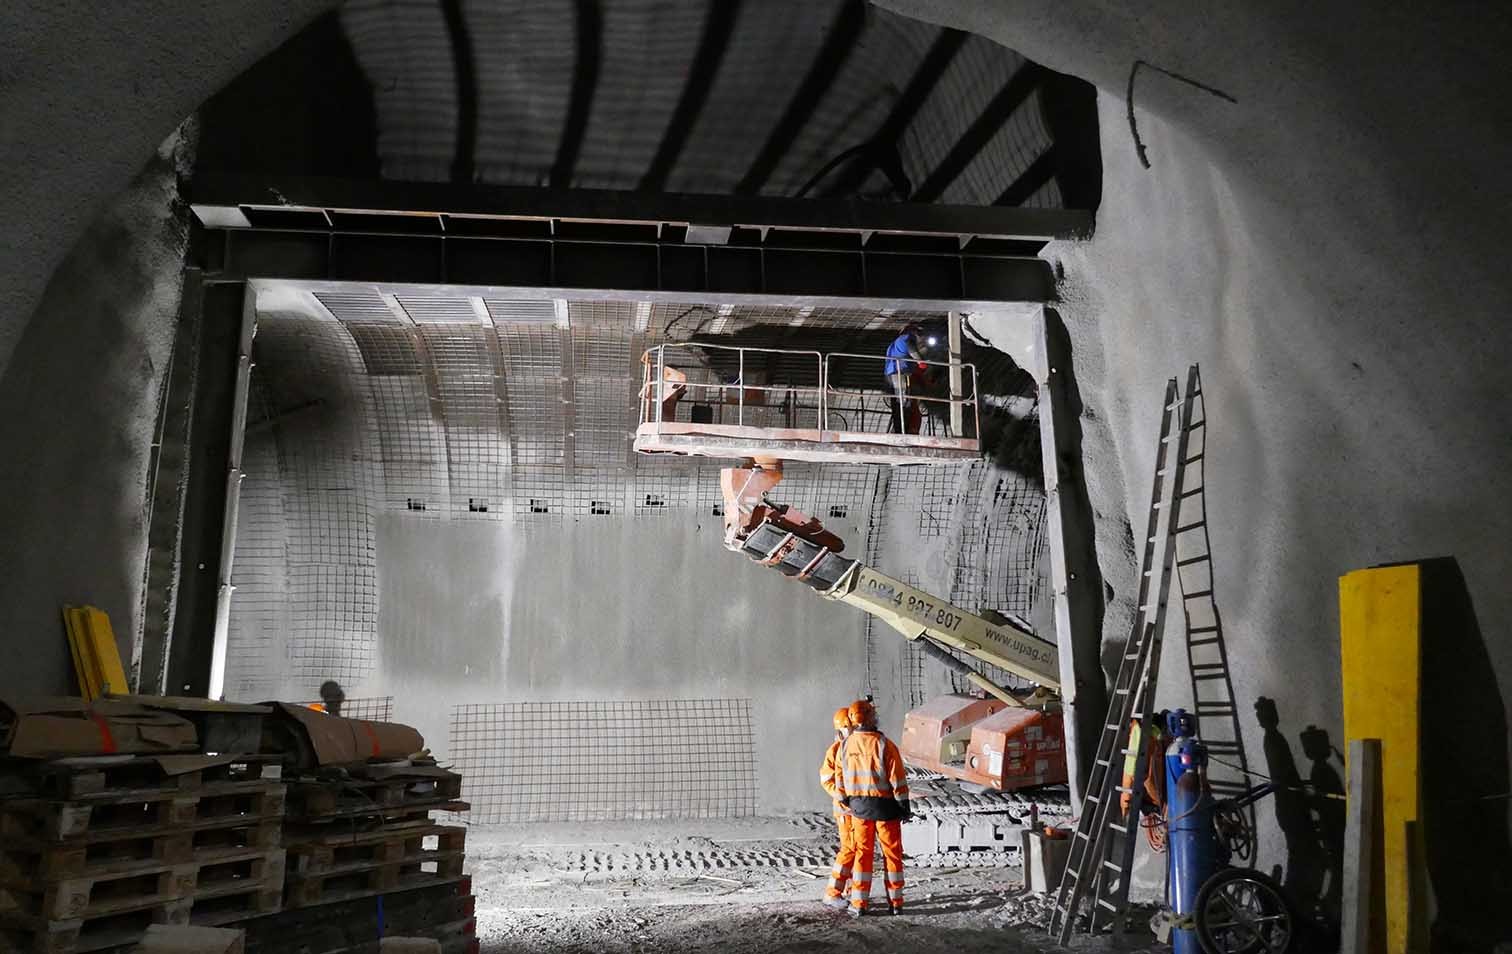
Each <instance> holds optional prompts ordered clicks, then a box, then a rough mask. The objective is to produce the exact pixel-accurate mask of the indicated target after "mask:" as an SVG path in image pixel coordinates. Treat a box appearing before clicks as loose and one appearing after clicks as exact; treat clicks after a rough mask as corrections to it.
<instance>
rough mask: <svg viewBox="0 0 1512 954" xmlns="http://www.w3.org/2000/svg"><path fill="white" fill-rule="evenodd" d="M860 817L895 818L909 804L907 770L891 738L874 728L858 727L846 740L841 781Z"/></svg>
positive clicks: (842, 794)
mask: <svg viewBox="0 0 1512 954" xmlns="http://www.w3.org/2000/svg"><path fill="white" fill-rule="evenodd" d="M838 793H839V797H841V798H848V799H849V800H850V810H851V814H853V815H855V816H856V817H857V818H867V819H873V820H877V821H894V820H896V819H898V818H901V817H903V815H904V814H905V813H906V812H907V808H908V774H907V772H906V771H905V770H904V768H903V756H902V755H900V754H899V753H898V747H897V746H896V745H894V744H893V743H892V740H891V739H889V738H888V737H887V736H885V735H883V734H882V733H881V732H878V731H877V730H875V729H857V730H855V731H854V732H852V733H851V734H850V738H848V739H846V740H845V753H844V755H843V757H842V760H841V771H840V778H839V784H838Z"/></svg>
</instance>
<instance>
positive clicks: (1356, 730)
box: [1339, 564, 1423, 952]
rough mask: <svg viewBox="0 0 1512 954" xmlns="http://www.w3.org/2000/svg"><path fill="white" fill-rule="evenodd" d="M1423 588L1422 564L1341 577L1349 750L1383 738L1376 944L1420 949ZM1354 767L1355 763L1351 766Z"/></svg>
mask: <svg viewBox="0 0 1512 954" xmlns="http://www.w3.org/2000/svg"><path fill="white" fill-rule="evenodd" d="M1421 604H1422V587H1421V577H1420V572H1419V567H1418V566H1417V565H1416V564H1405V565H1401V566H1387V567H1375V568H1372V569H1368V570H1356V571H1354V572H1352V573H1347V574H1345V575H1344V576H1342V577H1340V578H1339V646H1340V653H1341V662H1342V673H1343V686H1344V736H1345V740H1346V744H1345V750H1346V751H1353V748H1352V746H1353V743H1354V742H1355V741H1356V740H1359V739H1379V740H1380V759H1381V789H1380V798H1381V816H1382V819H1381V820H1382V825H1381V828H1382V834H1383V837H1382V844H1381V845H1379V846H1374V847H1375V848H1376V849H1377V850H1376V851H1374V852H1373V853H1372V855H1373V858H1374V869H1375V870H1374V871H1373V872H1362V873H1361V874H1362V875H1363V876H1365V877H1368V878H1375V879H1380V882H1381V884H1382V888H1383V890H1382V892H1381V894H1380V897H1381V898H1382V900H1383V903H1384V907H1385V933H1386V936H1385V937H1384V938H1379V937H1376V938H1372V945H1371V946H1372V948H1373V949H1375V950H1381V951H1391V952H1398V951H1400V952H1413V951H1416V950H1418V949H1419V947H1418V945H1419V943H1420V942H1419V940H1418V938H1419V936H1420V935H1421V933H1423V932H1422V927H1423V925H1422V919H1421V913H1420V911H1417V910H1414V906H1415V905H1416V906H1418V907H1421V903H1422V900H1423V899H1421V898H1415V897H1414V894H1415V892H1414V891H1413V882H1412V874H1411V866H1410V862H1411V859H1413V858H1419V859H1420V858H1422V852H1421V846H1416V845H1413V844H1412V839H1414V838H1417V837H1419V833H1420V832H1421V818H1422V793H1421V787H1420V785H1419V772H1418V766H1419V759H1418V747H1419V728H1418V727H1419V710H1420V706H1421V691H1420V688H1419V683H1420V670H1421V663H1422V646H1421V632H1422V611H1421ZM1351 771H1353V769H1352V768H1351Z"/></svg>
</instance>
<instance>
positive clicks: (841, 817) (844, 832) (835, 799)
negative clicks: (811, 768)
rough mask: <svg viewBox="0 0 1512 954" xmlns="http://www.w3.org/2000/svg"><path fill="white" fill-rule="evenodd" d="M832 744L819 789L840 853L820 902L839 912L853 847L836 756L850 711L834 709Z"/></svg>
mask: <svg viewBox="0 0 1512 954" xmlns="http://www.w3.org/2000/svg"><path fill="white" fill-rule="evenodd" d="M834 724H835V741H833V742H831V743H830V747H829V751H827V752H825V753H824V764H823V765H821V766H819V787H820V788H822V789H824V790H825V791H826V792H827V793H829V797H830V801H831V805H832V807H831V812H832V814H833V815H834V816H835V828H836V830H838V831H839V832H840V850H839V851H838V852H836V853H835V866H834V867H833V868H832V869H830V879H829V886H828V887H826V888H825V889H824V903H825V904H826V905H828V906H829V907H832V908H834V909H836V910H838V911H843V910H845V908H846V907H847V904H848V902H847V901H846V900H845V883H846V882H847V881H849V880H850V870H851V865H852V864H853V863H854V862H855V851H856V849H855V845H853V844H852V843H851V833H850V823H851V818H850V815H849V814H848V813H847V812H846V810H845V806H843V805H841V804H840V794H839V792H840V788H839V783H840V771H841V764H840V757H841V755H842V753H843V752H844V750H845V737H846V736H848V735H850V728H851V721H850V709H849V708H845V707H842V708H839V709H836V710H835V718H834Z"/></svg>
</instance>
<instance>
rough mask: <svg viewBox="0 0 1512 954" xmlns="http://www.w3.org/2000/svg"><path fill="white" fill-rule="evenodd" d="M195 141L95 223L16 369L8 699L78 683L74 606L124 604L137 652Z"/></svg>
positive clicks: (5, 560)
mask: <svg viewBox="0 0 1512 954" xmlns="http://www.w3.org/2000/svg"><path fill="white" fill-rule="evenodd" d="M0 85H3V84H0ZM186 148H189V147H188V145H187V144H186V142H185V140H184V139H183V138H182V137H180V136H177V135H175V136H174V137H171V138H170V140H169V141H168V142H166V143H165V144H164V145H163V146H162V147H161V151H160V153H159V154H158V155H157V156H156V157H155V158H154V159H153V161H152V163H151V164H150V165H149V166H148V168H147V169H146V170H144V171H143V172H142V174H141V175H139V176H138V177H137V178H136V180H135V181H134V182H133V183H132V185H131V186H130V187H129V188H128V189H127V190H126V191H125V192H124V193H122V194H121V195H120V196H118V197H117V198H116V200H115V201H114V202H113V203H111V205H110V207H109V208H108V209H107V210H106V211H105V213H104V214H103V215H101V216H100V218H99V219H98V220H96V221H95V222H94V224H93V225H91V226H90V228H89V229H88V231H87V232H85V234H84V236H83V237H82V238H81V239H80V240H79V242H78V243H77V244H76V245H75V247H74V249H73V251H72V252H71V253H70V254H69V255H68V257H67V258H66V259H65V260H64V262H63V264H62V266H61V267H60V268H59V269H58V271H57V273H56V274H55V275H54V276H53V278H52V281H51V282H50V283H48V285H47V290H46V293H45V294H44V295H43V297H42V301H41V304H40V306H39V307H38V308H37V313H36V316H35V318H34V320H33V321H32V323H31V324H30V325H29V326H28V328H27V331H26V333H25V334H24V335H22V336H21V337H20V341H19V343H18V344H17V345H16V351H15V354H16V361H15V363H14V365H13V366H12V367H11V369H10V371H9V373H7V374H4V375H3V376H0V409H3V413H0V447H4V448H5V450H4V451H3V452H0V632H3V633H6V634H8V636H9V638H10V639H11V640H13V641H14V642H13V643H12V648H11V650H10V651H8V652H6V653H5V654H4V655H5V659H6V662H5V665H4V666H0V697H6V696H10V697H14V696H16V695H18V694H41V695H62V694H66V693H69V692H73V691H76V684H75V682H74V676H73V663H72V660H71V659H70V657H69V652H68V644H67V642H66V641H65V639H64V638H63V628H62V625H61V623H60V616H59V609H60V607H61V606H62V605H63V604H64V603H75V604H80V603H89V604H92V605H95V606H99V607H100V608H101V609H104V610H105V611H106V612H107V613H109V614H110V618H111V623H112V624H113V627H114V629H115V633H116V640H117V643H118V644H119V649H120V651H121V658H122V660H123V661H125V662H126V663H127V664H128V665H129V664H130V660H131V651H132V639H133V636H134V634H135V633H136V632H137V631H138V628H139V626H140V625H141V609H142V605H141V601H142V575H143V568H144V560H145V559H146V552H147V513H146V510H147V499H146V498H147V492H146V488H147V476H148V475H147V468H148V461H149V457H150V450H151V446H152V442H153V439H154V438H153V431H154V426H155V423H156V413H157V407H158V397H159V389H160V388H161V385H162V381H163V377H164V374H165V373H166V371H167V367H168V362H169V358H170V355H171V352H172V346H173V333H174V327H175V325H176V323H177V319H178V307H179V293H180V288H181V275H180V269H181V267H182V263H183V249H184V241H185V236H186V234H187V232H186V230H187V222H186V219H185V217H186V215H187V212H186V210H185V209H183V208H182V206H181V205H180V204H179V202H178V187H177V181H176V176H177V173H178V166H179V165H180V164H182V163H183V162H184V161H185V159H184V156H183V150H184V149H186ZM6 231H10V230H6ZM0 364H3V355H0ZM18 644H19V645H24V646H25V647H26V649H25V651H24V652H22V651H17V649H16V647H17V645H18Z"/></svg>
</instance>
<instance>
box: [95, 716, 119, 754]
mask: <svg viewBox="0 0 1512 954" xmlns="http://www.w3.org/2000/svg"><path fill="white" fill-rule="evenodd" d="M89 718H90V719H91V720H93V722H94V724H95V725H97V726H99V727H100V751H101V752H104V753H105V754H106V755H110V754H112V753H114V752H115V750H116V744H115V736H113V735H111V734H110V723H109V722H108V721H106V719H105V717H104V716H102V715H100V714H99V713H96V712H91V713H89Z"/></svg>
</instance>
